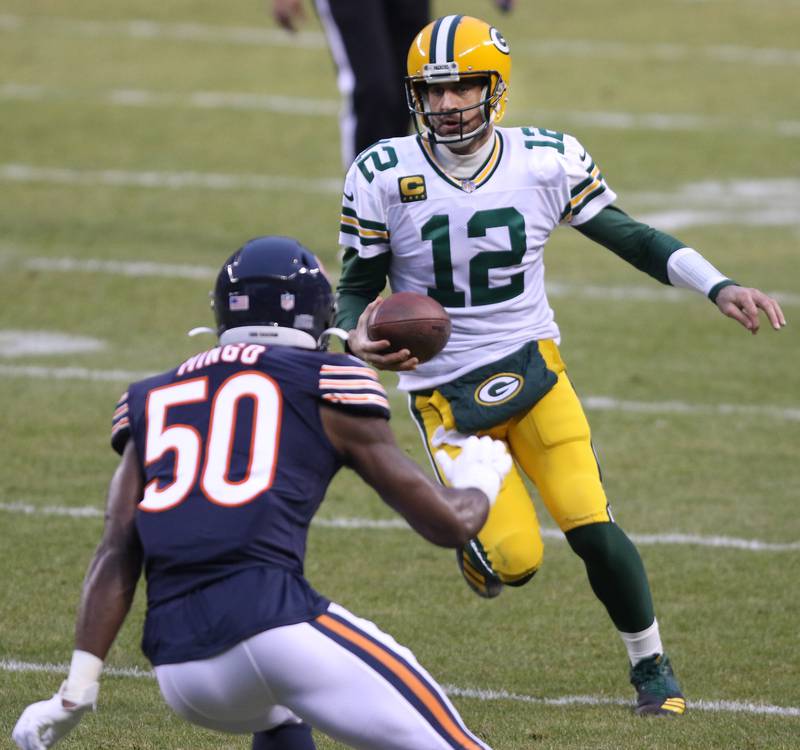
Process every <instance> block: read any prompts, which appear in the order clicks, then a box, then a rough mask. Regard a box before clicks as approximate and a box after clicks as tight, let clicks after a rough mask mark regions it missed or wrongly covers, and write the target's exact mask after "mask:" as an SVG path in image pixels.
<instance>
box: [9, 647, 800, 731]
mask: <svg viewBox="0 0 800 750" xmlns="http://www.w3.org/2000/svg"><path fill="white" fill-rule="evenodd" d="M0 671H3V672H13V673H24V672H41V673H44V674H53V675H66V674H67V672H68V671H69V665H68V664H67V663H63V664H52V663H48V662H44V663H42V662H30V661H20V660H17V659H0ZM103 674H104V675H107V676H109V677H132V678H136V679H141V678H145V679H155V673H154V672H152V671H150V670H145V669H142V668H141V667H106V668H105V669H104V670H103ZM442 687H443V689H444V691H445V692H446V693H447V694H448V695H449V696H451V697H454V698H471V699H473V700H479V701H512V702H515V703H528V704H536V705H542V706H554V707H569V706H632V705H633V701H631V700H630V699H625V698H611V697H606V696H602V695H563V696H558V697H555V698H543V697H539V696H533V695H524V694H521V693H512V692H509V691H507V690H489V689H480V688H461V687H458V686H456V685H442ZM689 708H690V709H691V710H693V711H707V712H710V713H735V714H754V715H762V716H777V717H795V716H800V708H798V707H795V706H775V705H770V704H765V703H751V702H749V701H719V700H717V701H706V700H691V701H690V702H689Z"/></svg>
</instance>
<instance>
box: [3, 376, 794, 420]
mask: <svg viewBox="0 0 800 750" xmlns="http://www.w3.org/2000/svg"><path fill="white" fill-rule="evenodd" d="M152 374H153V373H152V372H145V371H135V370H93V369H89V368H84V367H49V366H45V365H5V364H0V378H3V377H4V378H41V379H51V380H88V381H101V382H119V383H122V384H126V383H131V382H133V381H135V380H141V379H142V378H146V377H149V376H150V375H152ZM581 401H582V403H583V405H584V406H585V407H586V408H587V409H588V410H590V411H622V412H632V413H637V414H686V415H688V416H697V415H700V416H705V415H708V414H712V415H717V416H748V417H752V416H757V417H765V418H769V419H775V420H779V421H787V422H800V408H797V407H792V406H773V405H770V404H697V403H688V402H685V401H631V400H626V399H618V398H614V397H612V396H592V395H589V396H583V397H582V398H581Z"/></svg>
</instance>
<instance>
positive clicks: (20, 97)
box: [0, 81, 800, 138]
mask: <svg viewBox="0 0 800 750" xmlns="http://www.w3.org/2000/svg"><path fill="white" fill-rule="evenodd" d="M0 101H27V102H50V101H74V102H78V103H82V104H85V103H87V102H88V103H95V104H99V105H105V106H118V107H150V108H156V107H159V108H171V109H176V108H189V109H206V110H231V111H257V112H269V113H273V114H287V115H301V116H310V117H330V118H333V117H336V116H338V114H339V110H340V107H341V104H340V101H339V100H338V99H315V98H310V97H301V96H277V95H270V94H257V93H250V92H225V91H190V92H186V93H178V92H168V91H149V90H145V89H109V90H105V91H93V90H89V91H85V90H77V89H64V88H52V87H46V86H38V85H31V84H21V83H15V82H13V81H6V82H5V83H3V84H0ZM516 118H517V120H524V121H525V122H536V123H539V124H540V125H542V126H545V125H547V126H550V127H554V126H557V127H561V128H563V127H565V126H567V125H570V126H571V125H577V126H580V127H592V128H605V129H610V130H655V131H679V132H700V131H725V130H728V131H733V130H736V131H741V130H742V128H745V129H748V130H757V131H758V132H760V133H771V134H772V135H776V136H782V137H787V138H797V137H800V120H775V119H770V120H762V119H757V120H749V121H745V120H742V118H741V117H724V116H715V117H708V116H703V115H694V114H680V113H646V112H645V113H634V112H591V111H589V112H580V111H558V110H542V109H537V110H535V111H531V112H529V113H525V112H524V111H523V112H518V113H517V114H516Z"/></svg>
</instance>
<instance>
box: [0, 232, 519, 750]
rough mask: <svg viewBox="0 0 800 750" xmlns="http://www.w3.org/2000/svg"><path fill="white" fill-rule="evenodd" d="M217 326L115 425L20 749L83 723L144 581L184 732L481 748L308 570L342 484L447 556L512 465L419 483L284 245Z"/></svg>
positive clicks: (316, 290)
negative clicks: (69, 637)
mask: <svg viewBox="0 0 800 750" xmlns="http://www.w3.org/2000/svg"><path fill="white" fill-rule="evenodd" d="M213 307H214V312H215V316H216V321H217V334H218V336H219V345H218V346H215V347H214V348H212V349H209V350H208V351H204V352H201V353H199V354H197V355H195V356H193V357H191V358H189V359H188V360H186V361H185V362H183V363H181V364H180V365H178V366H177V367H175V368H173V369H172V370H169V371H168V372H165V373H162V374H160V375H156V376H154V377H150V378H147V379H145V380H142V381H139V382H137V383H133V384H132V385H131V386H130V387H129V389H128V391H127V393H126V394H124V395H123V397H122V398H121V400H120V402H119V404H118V406H117V409H116V411H115V413H114V417H113V427H112V437H111V444H112V446H113V448H114V449H115V450H116V451H117V452H118V453H119V454H120V455H121V460H120V463H119V466H118V468H117V470H116V472H115V474H114V476H113V478H112V479H111V484H110V488H109V492H108V505H107V512H106V524H105V530H104V533H103V538H102V540H101V542H100V546H99V547H98V549H97V551H96V553H95V556H94V558H93V560H92V562H91V564H90V566H89V570H88V573H87V576H86V580H85V583H84V588H83V594H82V597H81V603H80V607H79V611H78V617H77V624H76V638H75V651H74V652H73V656H72V663H71V666H70V670H69V675H68V676H67V679H66V680H65V681H64V683H63V684H62V686H61V688H60V690H59V691H58V692H57V693H56V694H55V695H54V696H53V697H52V698H51V699H49V700H46V701H40V702H38V703H34V704H32V705H30V706H28V707H27V708H26V709H25V711H24V712H23V713H22V716H21V717H20V719H19V721H18V722H17V724H16V726H15V728H14V731H13V735H12V736H13V739H14V740H15V742H16V743H17V745H18V746H19V747H20V748H24V749H25V750H34V749H37V750H38V749H39V748H48V747H51V746H52V745H53V744H55V743H56V742H57V741H58V740H59V739H60V738H61V737H62V736H64V735H65V734H66V733H67V732H68V731H69V730H70V729H72V728H73V727H74V726H75V725H76V724H77V723H78V722H79V720H80V718H81V716H82V715H83V714H84V713H85V712H86V711H87V710H88V709H91V708H94V706H95V703H96V701H97V695H98V689H99V678H100V674H101V671H102V668H103V660H104V659H105V657H106V655H107V653H108V650H109V648H110V647H111V644H112V642H113V641H114V638H115V637H116V635H117V633H118V631H119V629H120V628H121V626H122V623H123V621H124V619H125V617H126V615H127V613H128V610H129V608H130V606H131V602H132V600H133V596H134V591H135V589H136V584H137V581H138V579H139V576H140V574H141V572H142V569H144V573H145V577H146V579H147V615H146V619H145V624H144V635H143V639H142V648H143V651H144V653H145V655H146V656H147V657H148V659H149V660H150V661H151V663H152V664H153V666H154V668H155V673H156V677H157V679H158V683H159V686H160V688H161V691H162V694H163V696H164V698H165V700H166V701H167V703H168V704H169V705H170V706H171V707H172V708H173V709H174V710H175V711H176V712H177V713H178V714H180V715H181V716H183V717H184V718H186V719H187V720H189V721H191V722H193V723H195V724H199V725H201V726H204V727H208V728H211V729H215V730H218V731H222V732H232V733H255V735H254V741H253V747H254V748H256V750H270V749H272V750H309V749H312V748H314V742H313V739H312V735H311V727H312V726H313V727H315V728H317V729H318V730H319V731H322V732H324V733H326V734H328V735H330V736H331V737H333V738H335V739H336V740H338V741H340V742H343V743H345V744H347V745H351V746H353V747H358V748H368V749H372V748H374V749H375V750H378V749H380V750H409V748H420V749H421V748H425V749H426V750H427V749H428V748H430V749H431V750H434V749H435V748H442V750H444V749H445V748H446V749H449V750H452V748H468V749H469V750H481V749H485V748H487V747H488V746H487V745H486V744H485V743H484V742H482V741H481V740H480V739H478V738H477V737H476V736H475V735H474V734H472V733H471V732H470V731H469V730H468V729H467V727H466V726H465V724H464V723H463V721H462V720H461V717H460V716H459V714H458V712H457V711H456V709H455V708H454V707H453V705H452V704H451V703H450V701H449V700H448V699H447V697H446V696H445V694H444V692H443V690H442V689H441V687H439V685H438V684H437V683H436V682H435V681H434V680H433V679H432V678H431V676H430V675H429V674H428V673H427V672H426V671H425V670H424V669H423V668H422V667H421V666H420V665H419V664H418V662H417V661H416V659H415V658H414V655H413V654H412V653H411V651H409V650H408V649H406V648H403V647H402V646H399V645H398V644H397V643H396V642H395V641H394V640H393V639H392V638H391V637H390V636H388V635H386V634H385V633H383V632H382V631H381V630H379V629H378V628H377V627H376V626H375V625H374V624H373V623H371V622H368V621H366V620H363V619H360V618H358V617H356V616H354V615H353V614H351V613H350V612H348V611H347V610H346V609H345V608H344V607H342V606H340V605H339V604H336V603H335V602H332V601H330V600H329V599H327V598H326V597H325V596H323V595H322V594H320V593H318V592H317V591H315V590H314V589H313V588H312V587H311V585H310V584H309V583H308V581H306V579H305V577H304V575H303V561H304V557H305V549H306V537H307V533H308V528H309V524H310V523H311V519H312V517H313V516H314V514H315V512H316V510H317V508H318V507H319V505H320V503H321V502H322V499H323V497H324V494H325V491H326V489H327V487H328V484H329V482H330V481H331V478H332V477H333V475H334V474H335V473H336V472H337V471H338V470H339V469H340V468H341V467H342V466H349V467H350V468H352V469H354V470H355V471H356V472H357V473H358V474H359V475H360V476H361V477H362V478H363V479H364V480H365V481H366V482H367V483H368V484H369V485H371V486H372V487H373V488H374V489H375V490H376V491H377V492H378V494H379V495H380V496H381V497H382V498H383V500H384V501H385V502H386V503H387V504H389V505H390V506H391V507H392V508H394V509H395V510H396V511H398V512H399V513H400V514H401V515H402V516H403V517H404V518H405V519H406V520H407V521H408V523H409V524H410V525H411V527H412V528H414V529H415V530H416V531H417V532H418V533H419V534H421V535H422V536H423V537H425V538H426V539H428V540H429V541H431V542H433V543H434V544H437V545H440V546H444V547H453V548H457V547H459V546H460V545H462V544H464V543H465V542H466V541H467V540H468V539H469V538H470V537H472V536H474V535H475V534H476V533H477V532H478V530H479V529H480V528H481V527H482V525H483V523H484V521H485V519H486V517H487V515H488V512H489V507H490V505H491V503H492V502H493V501H494V499H495V497H496V495H497V492H498V490H499V488H500V486H501V484H502V481H503V478H504V477H505V475H506V473H507V472H508V471H509V469H510V467H511V459H510V457H509V455H508V453H507V451H506V450H505V447H504V446H503V444H502V443H500V442H497V441H493V440H491V439H490V438H488V437H484V438H477V437H473V438H470V440H469V442H468V443H467V444H466V445H465V446H464V449H463V451H462V452H461V454H460V455H459V456H458V457H457V458H455V459H450V458H449V457H448V456H443V457H442V465H443V466H444V467H445V471H446V473H447V474H448V478H449V484H450V485H451V486H450V487H442V486H440V485H438V484H436V483H434V482H432V481H430V480H429V479H428V478H427V476H426V475H425V474H424V473H423V471H422V470H421V469H420V468H419V467H418V466H417V465H416V464H415V463H413V462H412V461H411V460H410V459H409V458H408V457H407V456H406V455H405V454H404V453H403V451H401V450H400V449H399V448H398V446H397V445H396V443H395V441H394V438H393V435H392V432H391V430H390V428H389V425H388V421H387V420H388V418H389V403H388V401H387V399H386V393H385V392H384V390H383V388H382V386H381V384H380V382H379V381H378V379H377V376H376V374H375V372H374V371H373V370H371V369H370V368H368V367H367V366H365V364H364V363H363V362H362V361H361V360H358V359H356V358H355V357H352V356H350V355H347V354H333V353H328V352H326V351H325V342H326V341H327V334H328V326H329V324H330V321H331V317H332V314H333V298H332V294H331V288H330V285H329V283H328V281H327V279H326V278H325V275H324V273H323V271H322V269H321V267H320V265H319V263H318V261H317V259H316V258H315V257H314V255H313V254H312V253H311V252H309V251H308V250H307V249H306V248H304V247H303V246H302V245H300V244H299V243H298V242H296V241H295V240H292V239H289V238H286V237H259V238H256V239H254V240H251V241H250V242H248V243H246V244H245V245H244V246H243V247H242V248H240V249H239V250H238V251H237V252H236V253H234V254H233V255H232V256H231V257H230V258H229V259H228V260H227V261H226V263H225V265H224V266H223V267H222V270H221V271H220V273H219V276H218V278H217V282H216V286H215V290H214V301H213ZM366 717H368V720H365V719H366Z"/></svg>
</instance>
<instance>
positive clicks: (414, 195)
mask: <svg viewBox="0 0 800 750" xmlns="http://www.w3.org/2000/svg"><path fill="white" fill-rule="evenodd" d="M397 185H398V187H399V188H400V202H401V203H414V202H415V201H424V200H425V199H426V198H427V197H428V192H427V188H426V187H425V175H421V174H412V175H408V176H407V177H400V178H398V180H397Z"/></svg>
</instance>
